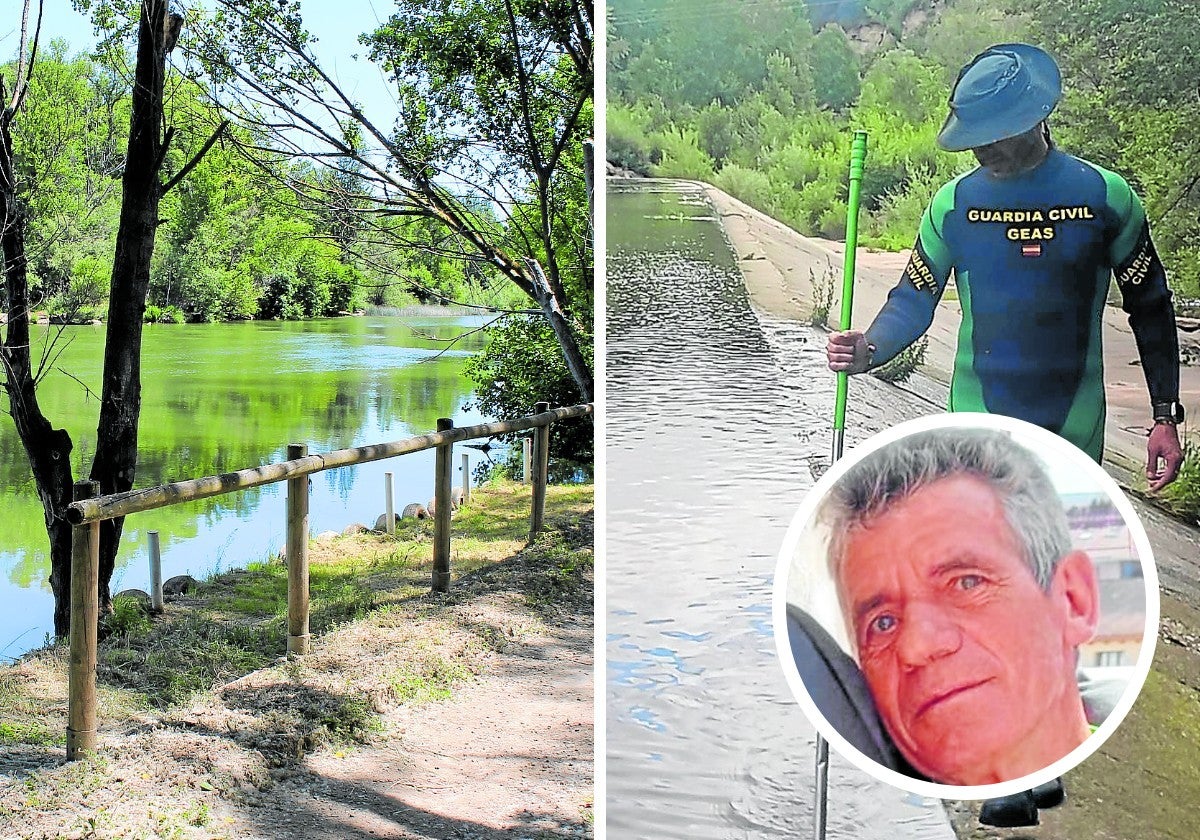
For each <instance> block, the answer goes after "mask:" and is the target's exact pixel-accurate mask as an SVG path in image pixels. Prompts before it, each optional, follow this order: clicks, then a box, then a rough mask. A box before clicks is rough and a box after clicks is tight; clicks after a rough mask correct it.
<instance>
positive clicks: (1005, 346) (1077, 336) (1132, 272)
mask: <svg viewBox="0 0 1200 840" xmlns="http://www.w3.org/2000/svg"><path fill="white" fill-rule="evenodd" d="M1061 95H1062V84H1061V78H1060V75H1059V71H1058V66H1057V64H1056V63H1055V61H1054V59H1053V58H1051V57H1050V55H1049V54H1047V53H1046V52H1044V51H1042V50H1040V49H1038V48H1037V47H1033V46H1029V45H1028V44H1001V45H998V46H995V47H991V48H990V49H988V50H985V51H984V52H983V53H981V54H980V55H979V56H977V57H976V58H975V59H974V60H972V61H971V63H969V64H968V65H967V66H966V67H964V68H963V70H962V72H961V73H960V74H959V79H958V82H957V83H956V84H955V87H954V90H953V92H952V93H951V97H950V109H951V111H950V115H949V117H948V118H947V120H946V123H945V125H944V126H943V127H942V130H941V132H940V133H939V135H938V145H940V146H941V147H942V148H943V149H946V150H948V151H965V150H967V149H970V150H971V151H972V152H974V154H975V157H976V159H977V160H978V161H979V167H978V168H976V169H973V170H972V171H970V172H968V173H966V174H965V175H962V176H960V177H958V178H956V179H954V180H953V181H951V182H950V183H948V184H946V185H945V186H944V187H942V188H941V189H940V190H938V192H937V194H936V195H935V196H934V198H933V201H932V202H931V203H930V205H929V207H928V208H927V209H926V211H925V214H924V215H923V217H922V219H921V226H920V231H919V234H918V237H917V242H916V245H915V247H914V248H913V252H912V257H911V259H910V260H909V263H908V266H907V268H906V269H905V271H904V274H903V276H902V277H901V278H900V282H899V283H898V284H897V285H896V287H895V288H894V289H892V291H891V293H890V294H889V295H888V300H887V303H886V304H884V307H883V309H882V310H880V312H879V314H878V315H877V316H876V317H875V320H874V321H873V322H872V323H871V325H870V327H868V328H867V330H866V332H865V333H864V332H859V331H855V330H851V331H847V332H837V333H833V334H832V335H831V336H830V338H829V343H828V346H827V355H828V359H829V367H830V368H831V369H832V370H835V371H846V372H848V373H862V372H863V371H866V370H870V369H871V368H873V367H877V366H879V365H881V364H883V363H885V362H887V361H888V360H890V359H891V358H893V357H894V356H895V355H897V354H898V353H899V352H900V351H901V350H903V349H904V348H905V347H907V346H908V345H910V344H911V343H912V342H914V341H915V340H916V339H917V338H919V337H920V336H921V335H922V334H923V333H924V332H925V331H926V330H927V329H928V328H929V325H930V324H931V323H932V321H933V314H934V308H935V307H936V305H937V303H938V301H939V300H940V299H941V296H942V293H943V292H944V291H945V288H946V284H947V281H948V279H949V276H950V272H951V270H953V271H954V273H955V278H956V283H957V288H958V298H959V302H960V305H961V306H962V325H961V327H960V329H959V334H958V350H957V353H956V356H955V360H954V371H953V377H952V379H951V383H950V404H949V410H950V411H982V412H988V413H992V414H1004V415H1007V416H1010V417H1017V418H1020V419H1022V420H1026V421H1028V422H1031V423H1035V424H1037V425H1039V426H1042V427H1043V428H1046V429H1049V430H1050V431H1052V432H1055V433H1056V434H1059V435H1061V436H1062V437H1064V438H1066V439H1067V440H1069V441H1071V442H1072V443H1074V444H1075V445H1077V446H1078V447H1079V448H1081V449H1083V450H1084V451H1085V452H1087V453H1088V454H1089V455H1091V456H1092V457H1093V458H1094V459H1096V460H1097V461H1099V460H1100V459H1101V456H1102V453H1103V448H1104V415H1105V402H1104V380H1103V358H1102V352H1101V323H1102V314H1103V309H1104V302H1105V296H1106V294H1107V292H1108V285H1109V277H1110V276H1111V275H1112V274H1113V273H1115V274H1116V278H1117V287H1118V289H1119V290H1120V292H1121V295H1122V299H1123V308H1124V310H1125V311H1126V312H1127V313H1128V314H1129V323H1130V326H1131V327H1132V329H1133V333H1134V337H1135V339H1136V341H1137V347H1138V353H1139V355H1140V357H1141V361H1142V368H1143V370H1144V372H1145V376H1146V384H1147V386H1148V387H1149V391H1150V403H1151V410H1152V411H1151V413H1152V417H1153V421H1154V425H1153V428H1152V429H1151V431H1150V436H1149V442H1148V445H1147V465H1146V477H1147V479H1148V481H1149V484H1150V489H1151V490H1160V489H1162V488H1163V487H1165V486H1166V485H1168V484H1170V483H1171V482H1172V481H1173V480H1174V479H1175V477H1176V476H1177V475H1178V472H1179V467H1180V465H1181V463H1182V461H1183V453H1182V450H1181V448H1180V445H1179V437H1178V433H1177V431H1176V428H1175V426H1176V424H1177V423H1179V422H1180V421H1182V419H1183V411H1182V408H1181V406H1180V405H1179V348H1178V339H1177V336H1176V332H1175V315H1174V311H1173V310H1172V308H1171V292H1170V290H1169V289H1168V288H1167V280H1166V274H1165V272H1164V270H1163V266H1162V263H1161V262H1160V261H1159V258H1158V254H1157V253H1156V252H1155V250H1154V244H1153V242H1151V239H1150V230H1149V227H1148V225H1147V223H1146V214H1145V212H1144V210H1143V209H1142V204H1141V202H1140V201H1139V200H1138V197H1137V195H1135V194H1134V192H1133V191H1132V190H1131V189H1130V187H1129V185H1128V184H1127V183H1126V182H1125V180H1124V179H1123V178H1121V176H1119V175H1117V174H1115V173H1112V172H1109V171H1108V170H1106V169H1103V168H1101V167H1099V166H1096V165H1094V164H1091V163H1088V162H1087V161H1084V160H1080V159H1079V158H1076V157H1072V156H1071V155H1068V154H1065V153H1063V152H1062V151H1060V150H1058V149H1057V148H1056V147H1055V146H1054V143H1053V141H1051V139H1050V131H1049V128H1048V126H1047V123H1046V119H1047V117H1049V115H1050V112H1051V111H1053V110H1054V107H1055V105H1057V104H1058V101H1059V99H1060V97H1061Z"/></svg>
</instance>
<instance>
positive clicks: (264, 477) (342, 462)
mask: <svg viewBox="0 0 1200 840" xmlns="http://www.w3.org/2000/svg"><path fill="white" fill-rule="evenodd" d="M534 411H535V413H534V414H531V415H529V416H527V417H520V418H518V419H516V420H502V421H498V422H495V423H483V424H480V425H477V426H463V427H461V428H457V429H456V428H454V421H453V420H450V419H448V418H442V419H440V420H438V422H437V432H435V433H433V434H428V435H420V436H418V437H412V438H407V439H405V440H399V441H394V442H392V443H379V444H374V445H372V446H358V447H354V448H353V449H339V450H336V451H334V452H325V453H321V454H316V455H309V454H308V448H307V447H306V446H305V445H304V444H290V445H289V446H288V449H287V453H288V460H286V461H284V462H282V463H279V464H266V465H263V466H261V467H251V468H249V469H244V470H238V471H237V472H231V473H224V474H222V475H210V476H206V477H204V478H194V479H190V480H188V481H177V482H174V483H172V484H164V485H161V486H158V487H149V488H146V489H143V490H130V491H128V492H126V493H112V494H109V495H107V496H100V495H98V493H99V487H98V485H97V484H96V482H94V481H79V482H76V483H75V487H74V497H73V498H74V501H73V502H72V503H71V504H70V505H69V506H68V507H67V520H68V521H69V522H70V523H71V524H72V525H73V526H74V527H73V528H72V535H71V630H70V646H71V654H70V666H69V689H68V692H69V694H68V715H67V716H68V722H67V759H68V760H74V759H75V758H77V757H78V756H79V753H80V751H81V750H89V749H93V748H94V747H95V743H96V656H97V655H96V645H97V622H98V619H99V577H100V523H101V522H103V521H104V520H105V519H116V518H117V517H120V516H128V515H130V514H133V513H141V512H142V511H147V510H154V509H155V508H161V507H167V506H169V505H177V504H182V503H184V502H193V501H196V500H198V499H207V498H209V497H211V496H220V495H222V494H225V493H236V492H238V491H240V490H247V489H249V488H251V487H261V486H263V485H265V484H274V483H276V482H279V481H286V482H287V483H288V484H287V537H286V539H287V548H286V558H287V565H288V639H287V652H288V653H291V654H303V653H307V652H308V645H309V632H308V606H309V603H308V602H309V598H308V476H309V475H311V474H312V473H315V472H321V471H322V470H329V469H335V468H337V467H349V466H354V465H355V464H365V463H367V462H368V461H378V460H381V459H383V458H395V457H398V456H401V455H409V454H412V453H413V452H421V451H423V450H426V449H433V448H436V449H437V457H436V459H435V467H434V469H435V477H434V482H435V483H434V516H433V522H434V526H433V581H432V586H433V590H434V591H435V592H447V591H449V589H450V512H451V507H452V505H451V496H452V492H453V491H452V486H451V485H452V482H451V475H452V469H453V468H452V449H453V446H454V444H455V443H458V442H460V441H466V440H475V439H477V438H488V437H492V436H494V435H501V434H508V433H512V432H520V431H524V430H526V429H534V430H535V432H534V447H533V469H532V473H533V481H532V483H533V500H532V505H531V508H532V510H531V511H530V515H529V539H530V540H531V541H532V540H533V538H534V537H535V536H536V535H537V533H538V532H539V531H540V530H541V529H542V522H543V519H544V516H545V506H546V484H547V470H548V464H549V457H550V425H551V424H552V423H555V422H557V421H560V420H569V419H571V418H575V417H586V416H588V415H590V414H592V413H593V407H592V404H591V403H586V404H583V405H574V406H570V407H568V408H555V409H551V408H550V404H549V403H538V404H537V406H536V408H535V409H534ZM465 478H466V476H465V475H464V484H465V483H466V482H465ZM389 531H390V528H389Z"/></svg>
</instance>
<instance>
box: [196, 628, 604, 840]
mask: <svg viewBox="0 0 1200 840" xmlns="http://www.w3.org/2000/svg"><path fill="white" fill-rule="evenodd" d="M497 615H498V614H493V615H492V616H491V619H492V620H494V619H495V618H496V617H497ZM591 659H592V633H591V622H590V621H580V622H579V623H578V624H575V625H573V626H570V627H567V626H560V627H556V628H552V629H548V630H547V631H546V632H543V633H539V634H538V635H537V636H536V637H532V638H525V639H523V640H522V641H521V643H520V644H519V645H515V646H514V648H513V649H512V650H511V651H510V652H508V653H506V654H505V655H503V656H502V657H500V658H499V661H496V662H494V663H492V665H491V667H490V668H489V670H488V675H487V676H486V677H485V678H483V679H481V680H478V681H476V682H474V683H472V684H471V685H469V686H466V687H465V688H460V689H457V690H456V691H455V694H454V697H453V698H452V699H451V700H446V701H442V702H437V703H432V704H427V705H421V706H411V705H408V706H400V707H397V708H396V709H393V710H392V711H391V712H389V713H388V714H386V715H385V716H384V717H383V720H382V721H381V723H382V726H383V729H384V733H385V734H384V736H382V737H379V738H377V739H375V740H374V741H373V742H372V743H371V744H369V745H366V746H363V747H359V748H356V749H352V750H349V751H341V750H336V749H325V750H321V751H319V752H317V753H315V754H313V755H312V756H310V757H308V758H306V759H305V760H304V762H303V764H301V765H300V766H299V767H298V768H295V769H294V770H292V771H289V772H288V773H287V774H286V775H284V776H283V777H282V778H280V779H279V781H278V783H277V784H275V785H273V786H271V787H270V788H269V789H268V790H267V791H265V792H264V793H262V794H261V795H260V796H258V797H255V798H254V799H253V800H252V801H251V802H248V803H247V804H248V805H249V807H245V806H242V807H226V808H222V809H221V810H220V811H218V812H217V814H216V816H217V821H218V822H219V823H221V824H223V825H225V826H226V830H227V832H228V836H230V837H239V838H247V840H250V839H251V838H290V840H327V838H332V837H337V838H345V839H346V840H358V838H364V840H365V838H397V840H401V838H403V840H407V838H426V837H429V838H463V839H464V840H493V839H495V840H499V839H500V838H513V837H585V836H589V835H590V832H591V826H590V823H589V822H587V821H586V815H587V812H588V807H589V805H590V803H591V795H592V793H591V790H592V688H591V683H592V669H591Z"/></svg>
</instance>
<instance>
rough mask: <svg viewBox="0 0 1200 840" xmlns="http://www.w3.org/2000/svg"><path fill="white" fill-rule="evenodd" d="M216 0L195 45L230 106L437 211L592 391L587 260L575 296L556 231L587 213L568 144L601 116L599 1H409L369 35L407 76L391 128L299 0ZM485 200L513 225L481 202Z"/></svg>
mask: <svg viewBox="0 0 1200 840" xmlns="http://www.w3.org/2000/svg"><path fill="white" fill-rule="evenodd" d="M218 7H219V8H218V13H217V16H216V20H215V24H216V25H215V26H214V27H212V28H211V29H210V30H209V31H208V33H207V36H206V37H203V38H201V39H200V40H199V41H198V42H196V43H194V44H193V46H192V49H193V55H194V56H195V57H196V58H197V59H198V63H199V65H200V68H203V71H204V72H205V73H207V74H208V78H209V79H210V80H211V81H212V84H213V91H214V95H215V97H216V98H217V101H218V102H220V104H221V105H222V107H224V108H226V109H227V110H228V111H229V113H230V114H232V115H234V116H235V117H236V118H237V119H238V120H239V121H241V122H243V123H244V124H246V125H249V126H252V127H254V128H255V130H261V131H264V132H266V131H269V132H270V133H271V136H272V137H273V142H274V144H275V146H276V147H282V148H284V149H285V150H286V151H287V152H289V153H291V154H293V155H295V156H296V157H307V158H310V159H312V160H314V161H315V162H317V163H320V164H323V165H325V166H328V167H330V168H332V169H335V170H340V171H342V172H351V171H353V172H354V174H355V175H357V176H359V177H361V178H363V179H365V180H366V182H367V183H369V185H370V189H371V194H372V199H373V203H374V207H373V212H374V213H376V214H380V215H407V216H422V217H426V218H430V219H434V220H436V221H437V222H438V223H439V224H440V225H441V226H443V227H444V228H445V229H446V230H448V231H450V232H451V233H453V234H454V236H455V238H456V240H457V242H458V243H459V244H460V245H461V246H463V247H464V249H465V250H466V251H469V252H471V253H473V254H474V255H475V256H476V257H480V258H482V259H484V260H486V261H487V263H488V264H489V265H491V266H492V267H493V268H494V269H495V270H497V271H498V272H499V273H500V274H501V275H502V276H503V277H504V278H505V279H507V280H508V281H510V282H511V283H513V284H514V285H515V286H516V287H517V288H519V289H520V290H521V291H522V292H523V293H524V294H525V295H526V297H528V298H529V299H531V300H533V301H535V302H536V303H537V305H538V308H539V310H540V311H541V312H542V314H543V315H544V317H545V318H546V320H547V322H548V323H549V325H550V326H551V328H552V329H553V331H554V334H555V337H556V339H557V342H558V345H559V347H560V350H561V352H562V354H563V358H564V360H565V361H566V364H567V367H568V369H569V370H570V371H571V375H572V378H573V379H574V381H575V383H576V385H577V387H578V389H579V392H580V395H581V396H582V398H583V399H585V400H590V399H591V397H592V392H593V381H592V371H591V366H590V364H588V362H587V360H586V356H585V353H584V352H583V351H582V349H581V347H580V339H581V336H583V335H585V334H586V332H587V331H588V329H589V324H587V323H585V322H584V319H583V318H581V317H580V313H582V312H585V311H586V313H587V316H588V317H589V318H590V312H591V300H590V296H591V283H590V275H591V264H590V259H589V260H588V263H587V265H586V266H574V267H573V269H574V270H575V271H577V272H578V273H579V274H581V275H585V276H586V278H587V282H576V283H574V284H573V288H574V290H575V291H576V293H577V294H576V296H575V297H572V296H571V295H570V294H568V288H572V284H570V283H568V282H567V278H566V277H565V276H564V266H563V265H562V263H561V260H560V249H559V246H558V242H559V241H560V239H561V235H560V233H559V230H560V229H561V228H563V227H564V226H566V227H570V226H571V225H573V224H579V223H580V221H582V222H583V223H584V224H585V225H586V219H584V220H578V219H569V218H563V217H562V215H561V213H560V208H561V207H563V206H565V205H564V203H563V202H562V201H561V200H560V194H561V193H562V192H563V191H564V190H565V189H568V185H569V183H571V182H576V181H578V182H582V172H581V171H580V170H579V169H578V168H576V167H575V166H573V165H572V161H573V158H571V157H569V156H567V155H566V152H567V150H568V149H571V148H574V147H577V146H578V145H579V144H580V143H581V142H582V140H583V139H584V138H585V137H587V136H588V135H589V134H590V131H591V120H590V111H589V110H588V106H589V104H590V102H591V97H592V84H593V66H592V11H591V6H590V5H589V4H587V3H584V2H578V0H464V2H461V3H455V4H452V5H450V4H446V3H443V2H440V0H400V2H398V3H397V10H396V12H395V13H394V14H393V15H392V17H391V18H390V19H389V20H388V21H387V22H386V23H385V24H384V25H383V26H382V27H380V28H379V29H378V30H376V31H375V32H374V33H371V34H370V35H367V36H364V37H363V39H362V40H363V42H364V44H365V45H366V46H367V47H368V48H369V50H370V55H371V57H372V59H373V60H374V61H376V62H377V63H379V64H380V65H381V66H382V67H383V68H384V69H385V70H386V71H387V72H388V73H389V74H390V76H391V78H392V79H393V81H394V83H395V85H396V94H397V102H398V103H399V113H398V114H394V115H389V121H391V122H393V123H394V126H395V128H394V129H393V130H392V131H391V132H390V133H389V132H384V131H383V130H381V129H380V128H379V127H378V125H379V123H377V122H375V121H373V120H372V119H371V118H369V117H368V116H367V115H366V114H365V113H364V112H363V110H362V108H361V107H360V106H359V104H358V103H357V102H355V101H354V100H353V99H351V97H350V96H349V95H348V94H347V93H346V92H345V91H344V90H342V89H341V88H340V87H339V86H338V85H337V84H336V83H335V82H334V81H333V80H332V79H331V78H330V77H329V75H328V74H327V73H326V72H325V71H324V70H323V69H322V67H321V65H320V63H319V62H318V61H317V60H316V58H315V57H314V56H313V54H312V52H311V49H310V47H311V37H310V36H309V34H308V33H307V32H305V30H304V29H303V25H302V21H301V18H300V14H299V4H298V3H296V2H289V0H282V1H281V2H262V1H261V0H260V2H252V3H242V2H234V0H220V2H219V3H218ZM219 33H229V40H228V41H226V40H225V39H224V38H223V37H221V36H220V35H219ZM198 69H199V68H198ZM298 186H299V185H298ZM527 190H528V191H530V192H531V193H532V195H533V199H534V200H533V201H532V202H526V201H525V196H526V194H527V193H526V191H527ZM480 199H482V201H483V202H485V205H486V206H487V207H488V208H489V209H490V210H494V211H495V212H498V213H500V215H501V217H502V219H503V224H502V225H500V226H497V225H494V224H492V222H491V219H490V215H491V213H490V211H489V212H481V211H480V209H479V207H480V203H479V202H480ZM512 232H516V233H517V234H518V235H516V236H510V235H509V234H510V233H512ZM580 295H582V298H581V297H579V296H580Z"/></svg>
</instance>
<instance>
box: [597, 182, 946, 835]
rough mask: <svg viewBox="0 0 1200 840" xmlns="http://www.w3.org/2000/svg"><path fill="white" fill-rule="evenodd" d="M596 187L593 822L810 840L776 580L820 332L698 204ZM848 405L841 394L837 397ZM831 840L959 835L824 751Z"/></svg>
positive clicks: (823, 413) (805, 731) (822, 399)
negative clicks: (602, 464) (599, 792)
mask: <svg viewBox="0 0 1200 840" xmlns="http://www.w3.org/2000/svg"><path fill="white" fill-rule="evenodd" d="M623 183H624V182H617V183H616V184H615V185H613V184H610V186H609V191H608V195H609V198H608V238H607V243H608V244H607V247H608V258H607V259H608V281H607V284H608V325H607V330H608V335H607V342H608V343H607V354H608V356H607V358H608V362H607V370H608V382H607V400H608V402H607V411H608V419H607V429H608V432H607V444H606V446H607V454H606V458H607V469H608V476H609V478H608V487H607V491H608V493H607V499H608V519H607V531H606V533H607V553H606V564H607V566H606V576H605V587H606V606H607V611H608V616H607V623H608V638H607V640H606V656H607V668H608V674H607V685H606V693H607V715H608V719H607V734H606V738H607V748H606V750H607V759H606V760H607V771H606V780H607V802H606V805H607V823H606V826H607V831H608V836H609V837H614V838H634V837H646V838H658V839H669V838H705V840H708V838H748V837H755V838H757V837H798V836H799V837H807V836H811V833H812V799H813V767H812V765H813V753H814V741H815V734H814V731H813V729H812V728H811V726H810V725H809V724H808V722H807V721H806V720H805V718H804V716H803V714H802V713H801V712H800V710H799V707H798V706H796V704H795V703H794V701H793V700H792V697H791V695H790V693H789V691H788V687H787V684H786V683H785V681H784V678H783V672H782V670H781V669H780V667H779V665H778V662H777V660H776V656H775V647H774V640H773V638H772V628H771V608H770V605H771V583H772V577H773V572H774V567H775V559H776V555H777V553H778V551H779V546H780V544H781V543H782V541H783V537H784V532H785V530H786V528H787V524H788V522H789V520H790V518H791V516H792V514H793V512H794V511H795V510H796V508H797V507H798V506H799V504H800V501H801V499H802V498H803V496H804V494H805V492H806V491H807V490H808V489H809V488H810V487H811V486H812V484H813V477H812V474H811V471H810V468H809V463H810V460H818V461H819V460H822V459H827V453H828V449H829V425H830V419H829V418H831V417H832V405H833V379H832V377H831V375H830V374H829V373H828V371H827V370H826V369H825V367H824V361H823V359H824V353H823V350H822V348H823V346H824V339H823V337H822V336H821V335H820V334H819V333H816V332H813V331H810V330H807V329H805V328H803V327H800V326H797V325H795V324H790V323H787V322H783V321H776V320H772V319H770V318H767V317H765V316H761V315H757V314H756V313H755V312H754V311H753V310H752V309H751V308H750V305H749V303H748V301H747V298H746V294H745V290H744V287H743V285H742V282H741V278H740V274H739V273H738V271H737V269H736V266H735V264H734V261H733V255H732V253H731V252H730V250H729V247H728V244H727V242H726V241H725V239H724V236H723V233H722V231H721V229H720V226H719V224H718V223H717V222H716V220H715V218H714V217H713V215H712V213H711V211H710V209H709V207H708V206H707V204H706V202H705V201H704V199H703V197H702V196H701V194H700V193H698V192H697V191H696V190H695V189H694V188H692V187H689V186H683V185H675V184H670V183H642V184H636V185H634V184H629V185H626V186H622V184H623ZM852 393H853V390H852ZM830 784H831V787H830V796H829V828H828V837H829V838H847V840H848V839H849V838H855V840H871V838H881V840H882V838H887V840H896V839H897V838H922V839H924V838H929V840H933V838H952V837H953V835H952V833H951V832H950V829H949V827H948V824H947V823H946V820H945V817H944V816H943V814H942V810H941V806H940V803H938V802H936V801H934V800H921V799H919V798H916V797H912V796H909V795H907V794H905V793H903V792H900V791H896V790H894V789H892V788H890V787H887V786H884V785H882V784H880V783H878V782H875V781H874V780H873V779H871V778H870V777H868V776H866V775H865V774H863V773H862V772H861V771H859V770H857V769H855V768H853V767H852V766H851V765H850V764H849V763H847V762H845V761H843V760H841V759H840V758H839V757H837V756H836V755H835V756H834V757H833V764H832V769H831V772H830Z"/></svg>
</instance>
